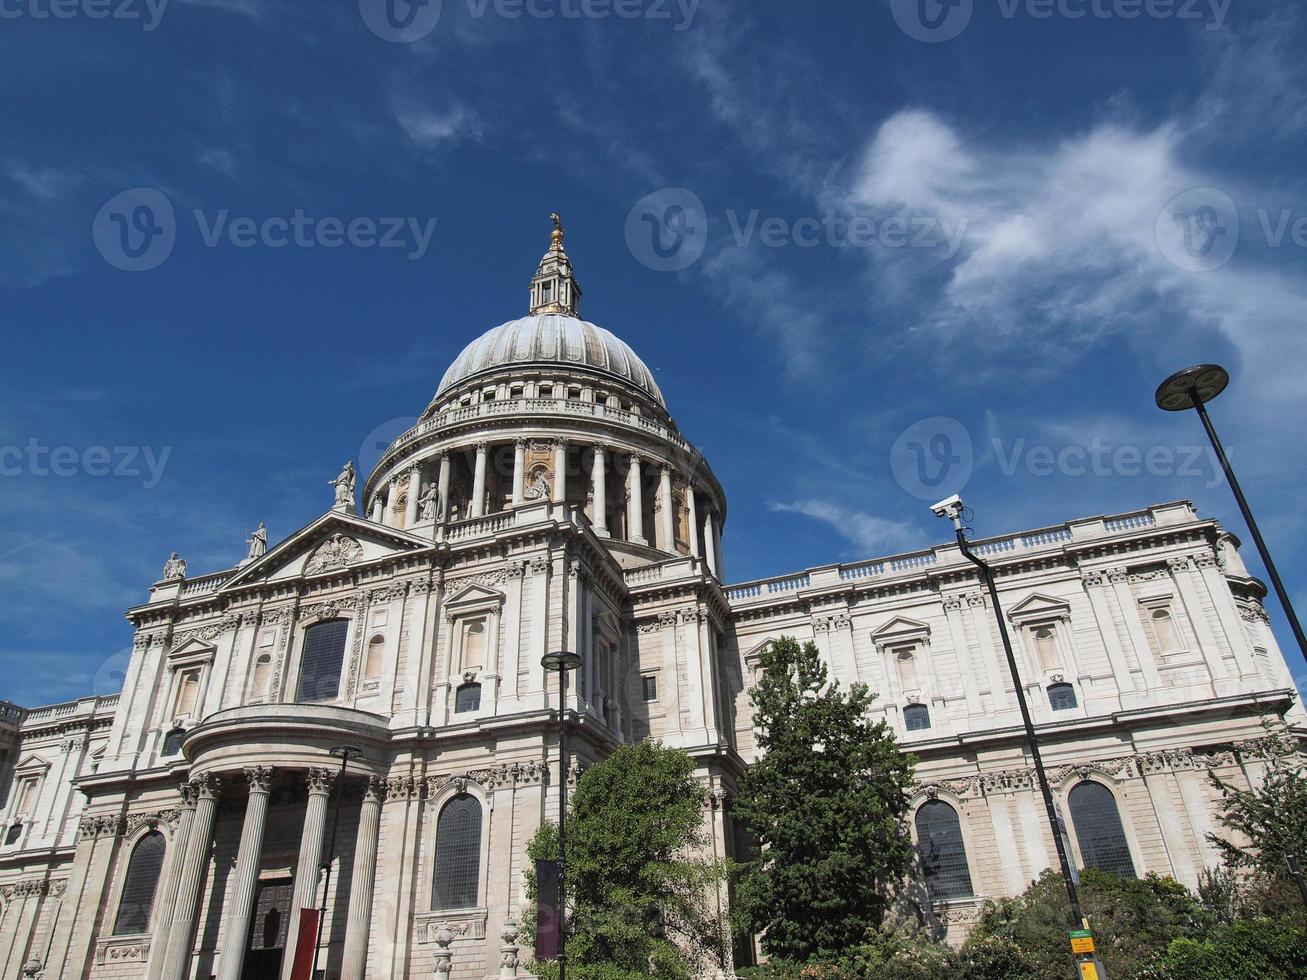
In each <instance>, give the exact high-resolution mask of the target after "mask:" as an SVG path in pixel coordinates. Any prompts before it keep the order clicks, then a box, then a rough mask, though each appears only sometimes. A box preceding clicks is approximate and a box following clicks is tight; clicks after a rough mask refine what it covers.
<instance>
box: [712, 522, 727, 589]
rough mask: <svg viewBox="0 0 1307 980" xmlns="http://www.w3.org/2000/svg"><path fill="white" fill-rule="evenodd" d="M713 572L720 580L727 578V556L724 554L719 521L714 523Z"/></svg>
mask: <svg viewBox="0 0 1307 980" xmlns="http://www.w3.org/2000/svg"><path fill="white" fill-rule="evenodd" d="M712 547H713V571H714V572H716V573H717V577H718V578H724V577H725V571H724V569H725V567H726V556H725V555H724V554H722V526H721V524H720V523H719V522H718V521H713V522H712Z"/></svg>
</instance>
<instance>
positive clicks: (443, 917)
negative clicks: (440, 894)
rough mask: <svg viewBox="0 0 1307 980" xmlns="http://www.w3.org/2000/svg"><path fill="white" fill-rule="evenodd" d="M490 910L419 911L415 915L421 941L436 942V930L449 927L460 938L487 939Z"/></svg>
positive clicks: (456, 937)
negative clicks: (487, 921) (487, 922)
mask: <svg viewBox="0 0 1307 980" xmlns="http://www.w3.org/2000/svg"><path fill="white" fill-rule="evenodd" d="M487 918H489V911H488V910H487V909H484V908H480V909H442V910H441V911H439V912H419V913H417V915H415V916H414V919H415V921H416V923H417V927H418V928H417V934H418V942H419V943H434V942H435V941H436V932H437V931H439V930H440V929H448V930H449V931H450V932H452V933H453V934H454V939H455V941H457V940H459V939H485V938H486V919H487Z"/></svg>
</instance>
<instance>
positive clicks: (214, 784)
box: [191, 772, 222, 800]
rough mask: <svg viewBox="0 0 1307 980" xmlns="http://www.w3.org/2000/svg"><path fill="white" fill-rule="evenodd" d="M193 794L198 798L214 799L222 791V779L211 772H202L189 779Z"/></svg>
mask: <svg viewBox="0 0 1307 980" xmlns="http://www.w3.org/2000/svg"><path fill="white" fill-rule="evenodd" d="M191 785H192V786H194V787H195V795H196V797H197V798H198V799H199V800H216V799H217V798H218V796H219V795H220V794H221V793H222V780H221V779H219V778H218V777H217V776H215V775H213V774H212V773H207V772H206V773H204V774H203V775H201V776H196V777H194V778H193V779H192V780H191Z"/></svg>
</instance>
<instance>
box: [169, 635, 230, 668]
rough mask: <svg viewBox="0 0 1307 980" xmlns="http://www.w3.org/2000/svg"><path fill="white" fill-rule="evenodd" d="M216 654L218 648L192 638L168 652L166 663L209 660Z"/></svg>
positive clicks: (205, 641) (194, 637)
mask: <svg viewBox="0 0 1307 980" xmlns="http://www.w3.org/2000/svg"><path fill="white" fill-rule="evenodd" d="M217 652H218V648H217V647H215V646H214V645H213V644H212V643H209V642H208V641H207V640H202V639H200V638H199V637H198V636H193V637H191V638H190V639H189V640H187V641H186V642H185V643H183V644H182V645H181V646H178V647H174V648H173V649H172V650H169V651H168V661H169V663H172V662H174V661H178V660H206V659H209V660H211V659H212V658H213V655H214V654H215V653H217Z"/></svg>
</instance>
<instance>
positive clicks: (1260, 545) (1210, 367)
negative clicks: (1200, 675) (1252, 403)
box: [1154, 364, 1307, 658]
mask: <svg viewBox="0 0 1307 980" xmlns="http://www.w3.org/2000/svg"><path fill="white" fill-rule="evenodd" d="M1229 383H1230V375H1229V373H1228V372H1227V371H1226V370H1225V368H1223V367H1221V366H1220V365H1219V364H1199V365H1197V366H1195V367H1191V368H1185V369H1184V370H1183V371H1177V372H1176V373H1175V374H1173V375H1171V376H1170V377H1169V378H1167V379H1166V380H1165V381H1163V382H1162V383H1161V385H1159V386H1158V388H1157V394H1156V395H1155V396H1154V400H1155V401H1156V402H1157V407H1158V408H1160V409H1163V410H1164V411H1167V412H1182V411H1184V410H1186V409H1189V408H1192V409H1195V410H1196V411H1197V412H1198V417H1199V418H1200V419H1202V420H1203V428H1204V429H1206V430H1207V438H1208V439H1210V440H1211V443H1212V448H1213V449H1214V450H1216V458H1217V459H1218V460H1220V462H1221V469H1222V470H1224V471H1225V479H1226V481H1227V482H1228V483H1229V484H1230V489H1231V490H1232V491H1233V492H1234V499H1235V500H1236V501H1238V504H1239V510H1240V512H1241V513H1242V514H1243V519H1244V523H1246V524H1247V525H1248V530H1249V531H1251V532H1252V536H1253V542H1254V543H1255V544H1256V545H1257V553H1258V554H1260V555H1261V556H1262V564H1263V565H1265V566H1266V574H1267V575H1268V576H1270V579H1271V585H1272V586H1273V587H1274V589H1275V594H1276V595H1277V596H1278V597H1279V599H1280V605H1281V607H1283V609H1284V615H1285V617H1286V618H1287V619H1288V620H1289V628H1290V629H1291V630H1293V637H1294V639H1295V640H1297V641H1298V650H1299V651H1300V652H1301V653H1302V655H1303V657H1304V658H1307V637H1304V636H1303V632H1302V626H1301V625H1300V624H1299V622H1298V614H1297V613H1296V612H1294V610H1293V603H1291V602H1290V601H1289V593H1288V592H1287V591H1286V590H1285V588H1284V583H1283V582H1281V581H1280V573H1279V572H1278V571H1276V568H1275V562H1273V561H1271V552H1270V549H1268V548H1267V547H1266V541H1265V540H1263V538H1262V532H1261V529H1260V528H1258V527H1257V522H1256V521H1255V520H1253V511H1252V508H1251V507H1249V506H1248V499H1247V498H1246V497H1245V496H1244V495H1243V488H1241V487H1240V486H1239V481H1238V480H1237V479H1235V476H1234V469H1233V467H1231V466H1230V459H1229V457H1228V456H1226V455H1225V447H1224V446H1222V445H1221V440H1220V437H1218V436H1217V434H1216V427H1215V426H1213V425H1212V420H1211V419H1210V418H1209V417H1208V415H1207V409H1206V407H1205V405H1206V403H1207V402H1209V401H1211V400H1212V399H1213V398H1215V397H1216V396H1217V395H1219V394H1220V393H1221V392H1223V391H1224V390H1225V387H1226V385H1228V384H1229Z"/></svg>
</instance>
